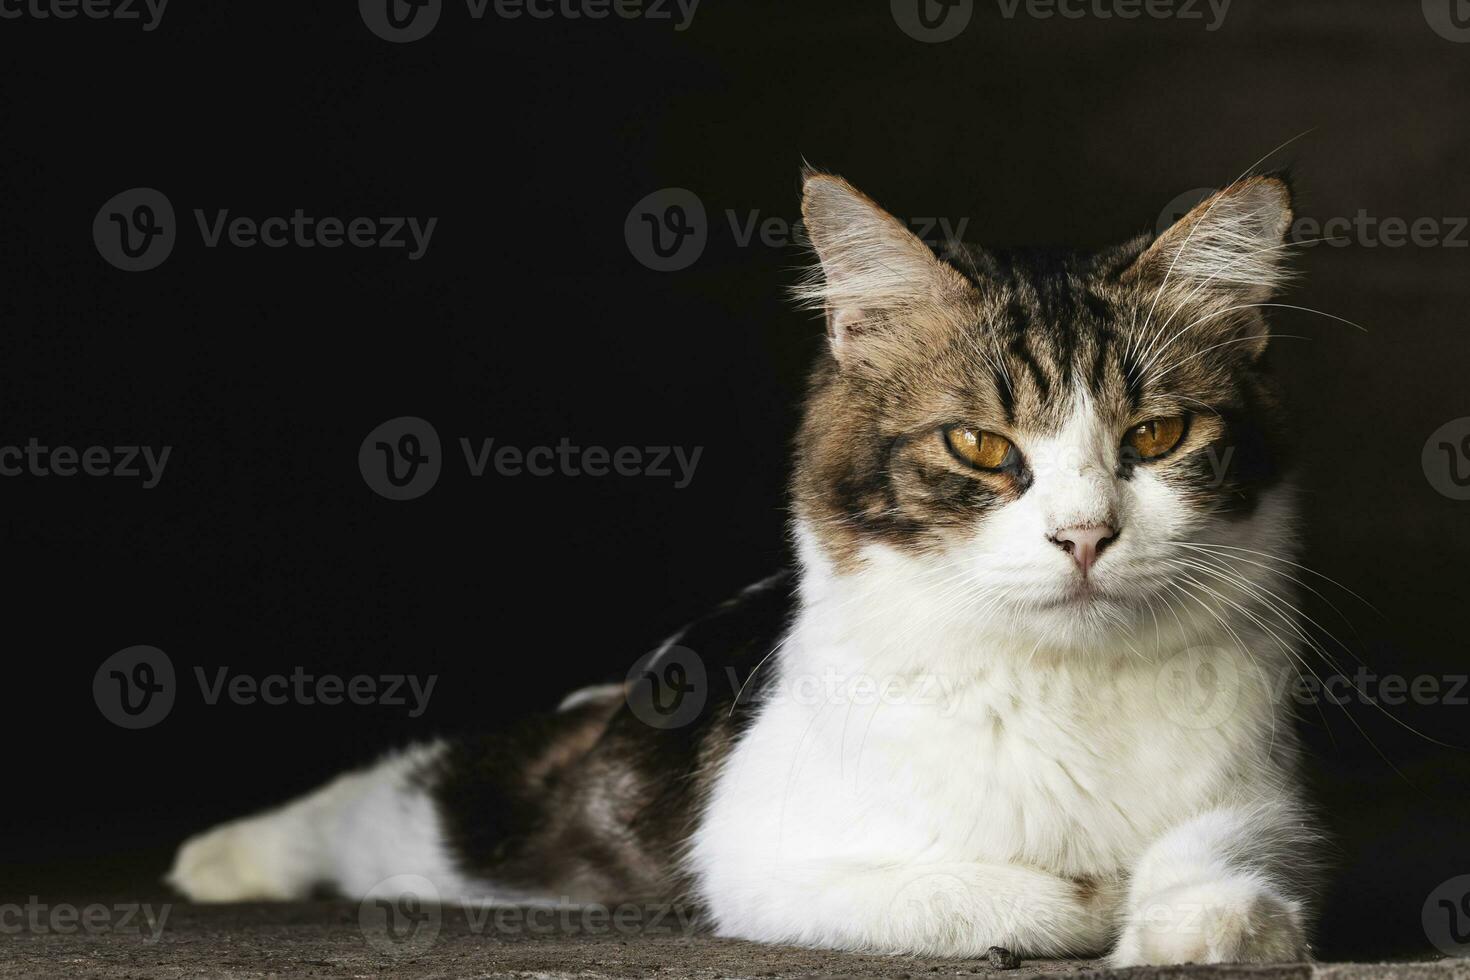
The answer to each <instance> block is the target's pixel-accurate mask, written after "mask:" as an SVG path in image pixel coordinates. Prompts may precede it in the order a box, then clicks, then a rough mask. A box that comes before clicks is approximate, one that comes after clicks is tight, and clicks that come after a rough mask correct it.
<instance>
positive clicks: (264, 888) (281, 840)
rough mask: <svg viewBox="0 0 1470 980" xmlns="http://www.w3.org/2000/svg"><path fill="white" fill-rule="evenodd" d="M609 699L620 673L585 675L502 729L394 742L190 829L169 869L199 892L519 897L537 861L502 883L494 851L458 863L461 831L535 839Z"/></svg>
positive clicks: (234, 896)
mask: <svg viewBox="0 0 1470 980" xmlns="http://www.w3.org/2000/svg"><path fill="white" fill-rule="evenodd" d="M621 704H622V688H621V687H619V686H608V687H600V688H588V689H584V690H582V691H578V692H575V693H574V694H573V695H571V696H570V697H569V698H568V699H567V702H566V703H565V704H563V706H562V708H561V709H560V710H559V711H558V712H557V713H556V714H554V715H550V716H544V717H541V718H538V719H530V720H528V721H527V722H526V723H525V724H523V725H522V726H520V727H519V728H518V729H516V730H515V731H513V732H508V733H504V734H502V735H500V736H495V737H489V738H481V739H464V740H460V741H456V742H449V743H436V744H434V745H430V746H424V747H420V748H416V749H412V750H409V751H407V752H401V753H396V754H394V755H391V756H389V757H387V758H386V759H384V760H382V761H381V762H379V763H377V764H376V765H374V766H370V767H368V768H366V769H362V770H359V771H357V772H351V773H348V774H346V775H344V776H339V777H338V778H337V779H335V780H333V781H332V782H330V783H328V784H327V785H326V786H324V787H322V788H321V789H319V790H317V791H316V792H314V793H310V794H308V795H307V796H304V797H302V798H301V799H298V800H295V801H293V802H291V803H288V804H286V805H285V806H282V807H277V808H276V809H273V810H268V811H266V812H264V813H259V814H256V815H254V816H249V817H244V818H242V819H239V820H232V821H230V822H229V823H226V824H222V825H220V826H218V827H215V828H214V829H213V830H209V831H206V832H205V833H203V834H200V835H199V836H197V837H194V838H191V839H190V840H188V841H186V842H185V843H184V845H183V847H181V848H180V849H179V853H178V857H177V858H176V859H175V862H174V867H173V870H172V871H171V872H170V873H169V875H168V882H169V883H170V884H172V885H173V886H174V887H176V888H178V889H179V890H180V891H181V892H183V893H184V894H185V895H187V896H188V897H189V898H191V899H193V900H195V901H200V902H243V901H270V900H275V901H284V900H290V899H299V898H304V897H306V896H307V895H309V894H310V893H311V892H312V890H313V889H315V888H316V887H318V886H322V887H325V888H329V889H331V890H333V891H336V892H338V893H340V894H343V895H345V896H347V897H349V898H364V897H367V896H369V895H373V894H377V893H381V892H383V891H385V890H386V891H388V892H399V891H402V890H405V889H408V890H415V882H418V884H419V885H422V880H427V882H428V883H429V887H428V888H425V889H424V891H425V894H424V895H423V896H422V897H425V898H430V899H438V900H442V901H446V902H448V901H471V902H478V901H491V900H495V901H523V900H527V899H528V898H530V897H533V895H534V893H535V891H536V889H538V888H539V886H540V885H542V884H545V881H544V880H542V878H541V877H538V875H539V874H540V871H541V870H542V865H543V864H544V863H546V862H538V861H537V860H535V858H534V855H533V857H532V859H530V860H529V862H522V863H523V864H526V863H529V865H530V866H529V867H521V868H519V869H517V872H518V873H516V874H515V875H513V877H516V878H517V879H518V880H520V881H521V882H522V885H521V886H519V887H515V888H512V887H508V886H506V885H505V884H504V881H503V880H501V879H503V877H504V876H503V875H502V872H503V871H505V870H506V869H505V868H502V867H497V866H495V865H494V862H493V861H488V862H487V861H481V862H478V863H475V864H474V866H475V870H474V872H473V873H470V872H467V871H466V870H465V866H466V864H467V863H473V862H467V861H466V854H465V853H464V847H463V845H464V843H465V841H466V839H467V838H469V837H473V838H474V840H475V843H476V845H477V846H476V847H475V848H473V849H474V850H476V851H477V852H478V853H480V854H485V853H490V854H494V853H495V852H496V851H497V846H498V844H499V842H500V841H501V840H504V839H507V838H515V839H517V840H521V841H526V840H531V839H535V840H540V837H539V836H538V835H539V833H540V832H541V830H542V829H543V828H544V827H545V826H547V825H549V824H550V823H551V821H550V820H548V819H545V817H546V813H545V810H546V808H547V807H549V806H553V805H555V800H553V799H550V798H548V797H547V793H546V787H547V786H550V785H555V784H558V783H564V782H566V781H565V780H564V779H562V778H561V777H562V776H563V775H564V774H565V773H567V772H569V771H573V770H575V769H576V767H577V765H578V762H579V760H581V759H582V757H583V756H584V755H585V754H586V752H587V751H588V750H589V749H590V748H591V747H592V746H593V745H595V744H596V743H597V740H598V738H600V737H601V734H602V732H603V730H604V729H605V728H606V726H607V723H608V720H609V718H611V717H612V715H613V713H614V712H615V711H616V710H617V709H618V707H619V706H620V705H621ZM487 836H488V838H489V839H488V840H487V839H486V837H487ZM536 853H539V852H536ZM410 876H411V877H410ZM492 878H493V879H496V881H493V882H492V880H491V879H492ZM405 879H408V880H405Z"/></svg>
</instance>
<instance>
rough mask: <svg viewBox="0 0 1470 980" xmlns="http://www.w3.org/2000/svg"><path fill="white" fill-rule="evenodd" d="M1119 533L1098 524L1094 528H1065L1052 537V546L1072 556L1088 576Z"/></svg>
mask: <svg viewBox="0 0 1470 980" xmlns="http://www.w3.org/2000/svg"><path fill="white" fill-rule="evenodd" d="M1117 536H1118V532H1117V531H1114V530H1113V529H1112V528H1110V527H1108V526H1107V525H1106V524H1097V525H1094V526H1093V527H1065V528H1062V529H1061V530H1060V531H1058V532H1056V533H1055V534H1053V535H1051V542H1052V544H1054V545H1056V546H1057V547H1058V548H1061V549H1062V550H1063V551H1065V552H1066V553H1067V554H1069V555H1071V556H1072V560H1073V561H1075V562H1076V563H1077V567H1078V568H1080V569H1082V574H1083V575H1086V574H1087V573H1088V572H1089V571H1091V570H1092V566H1093V563H1095V562H1096V561H1097V559H1098V556H1099V555H1101V554H1102V553H1103V549H1104V548H1106V547H1107V546H1108V545H1110V544H1112V543H1113V539H1115V538H1116V537H1117Z"/></svg>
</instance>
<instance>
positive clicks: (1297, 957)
mask: <svg viewBox="0 0 1470 980" xmlns="http://www.w3.org/2000/svg"><path fill="white" fill-rule="evenodd" d="M1308 958H1309V953H1308V949H1307V943H1306V935H1305V930H1304V929H1303V925H1302V913H1301V908H1300V906H1299V905H1298V904H1297V903H1296V902H1293V901H1292V900H1291V899H1289V898H1286V897H1284V896H1283V895H1281V894H1279V893H1278V892H1276V891H1275V890H1274V889H1272V888H1271V887H1270V886H1269V885H1267V884H1265V883H1263V882H1261V881H1259V880H1257V879H1254V878H1250V877H1246V876H1241V877H1236V878H1225V879H1221V880H1217V881H1206V882H1197V883H1192V884H1185V885H1179V886H1177V887H1175V888H1170V889H1168V890H1167V891H1163V892H1159V893H1157V894H1155V895H1153V896H1151V897H1149V898H1148V899H1147V900H1145V901H1143V902H1141V903H1139V904H1138V905H1137V906H1135V907H1134V908H1133V909H1132V910H1131V911H1130V912H1129V915H1128V921H1127V923H1126V925H1125V926H1124V929H1123V935H1122V937H1121V938H1120V939H1119V940H1118V946H1117V948H1116V949H1115V950H1113V953H1112V955H1111V956H1110V957H1109V959H1110V960H1111V962H1112V964H1113V965H1114V966H1119V967H1122V966H1164V965H1169V964H1176V963H1290V962H1299V961H1302V960H1305V959H1308Z"/></svg>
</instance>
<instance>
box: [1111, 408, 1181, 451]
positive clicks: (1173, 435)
mask: <svg viewBox="0 0 1470 980" xmlns="http://www.w3.org/2000/svg"><path fill="white" fill-rule="evenodd" d="M1184 430H1185V420H1184V418H1183V417H1179V418H1171V419H1149V420H1148V421H1147V422H1145V423H1143V424H1142V425H1138V426H1134V427H1133V428H1132V429H1130V430H1129V431H1128V434H1127V435H1126V436H1124V437H1123V449H1124V451H1125V452H1130V451H1131V454H1132V455H1135V456H1136V457H1137V458H1138V459H1141V460H1150V459H1158V458H1159V457H1160V456H1164V455H1167V454H1168V453H1169V452H1170V451H1171V450H1173V449H1174V447H1175V446H1177V445H1179V443H1180V441H1181V440H1182V439H1183V438H1184Z"/></svg>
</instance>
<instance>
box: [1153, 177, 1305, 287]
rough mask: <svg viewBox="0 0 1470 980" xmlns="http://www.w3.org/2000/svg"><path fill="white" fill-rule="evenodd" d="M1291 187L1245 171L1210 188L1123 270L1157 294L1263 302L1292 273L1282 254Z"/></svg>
mask: <svg viewBox="0 0 1470 980" xmlns="http://www.w3.org/2000/svg"><path fill="white" fill-rule="evenodd" d="M1292 218H1293V212H1292V202H1291V187H1290V185H1288V184H1287V183H1286V181H1285V180H1283V179H1282V178H1280V177H1277V176H1258V177H1250V178H1247V179H1246V180H1243V181H1241V182H1239V183H1237V184H1233V185H1231V186H1230V187H1227V188H1225V189H1224V190H1222V191H1218V192H1216V193H1214V194H1212V195H1210V196H1209V197H1208V198H1206V199H1205V200H1203V201H1201V202H1200V203H1199V204H1198V205H1196V206H1195V208H1194V209H1193V210H1192V211H1190V212H1189V213H1188V214H1186V215H1185V216H1184V217H1182V218H1180V219H1179V220H1178V221H1176V222H1175V223H1174V224H1173V225H1171V226H1170V227H1169V228H1168V229H1167V230H1166V231H1164V233H1163V234H1161V235H1159V236H1158V238H1157V239H1155V240H1154V242H1153V243H1152V244H1151V245H1149V246H1148V248H1147V249H1145V250H1144V252H1143V254H1142V255H1141V256H1139V257H1138V259H1137V260H1136V261H1135V262H1134V263H1133V265H1132V266H1131V267H1130V268H1129V269H1128V271H1127V272H1125V273H1124V280H1125V281H1128V280H1130V279H1131V280H1134V281H1136V282H1137V283H1139V284H1140V285H1142V286H1145V287H1148V288H1152V289H1157V290H1162V291H1163V295H1162V296H1161V297H1160V299H1162V300H1164V301H1166V302H1167V301H1169V300H1174V301H1176V302H1179V303H1187V302H1199V303H1205V304H1209V303H1214V304H1215V305H1220V306H1224V305H1230V304H1249V303H1263V302H1265V301H1266V300H1268V299H1270V298H1271V297H1272V296H1274V295H1275V294H1276V293H1277V292H1278V291H1279V290H1280V289H1281V287H1282V286H1284V285H1285V284H1286V281H1287V280H1288V279H1289V278H1290V277H1291V271H1290V269H1289V267H1288V263H1287V261H1286V258H1287V253H1288V251H1289V250H1288V247H1287V243H1286V239H1287V232H1288V231H1290V229H1291V223H1292Z"/></svg>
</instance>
